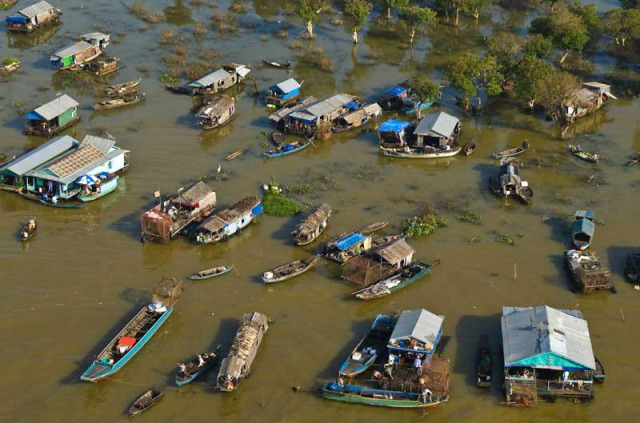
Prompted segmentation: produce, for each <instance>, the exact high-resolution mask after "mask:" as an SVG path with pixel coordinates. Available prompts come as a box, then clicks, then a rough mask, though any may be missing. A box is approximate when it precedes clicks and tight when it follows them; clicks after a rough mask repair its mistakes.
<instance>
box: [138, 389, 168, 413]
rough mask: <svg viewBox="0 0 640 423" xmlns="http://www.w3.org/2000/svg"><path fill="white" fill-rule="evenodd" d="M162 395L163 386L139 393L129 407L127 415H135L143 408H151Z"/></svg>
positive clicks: (143, 409)
mask: <svg viewBox="0 0 640 423" xmlns="http://www.w3.org/2000/svg"><path fill="white" fill-rule="evenodd" d="M163 396H164V389H163V388H151V389H149V390H148V391H147V392H145V393H144V394H142V395H140V396H139V397H138V399H136V400H135V402H134V403H133V404H132V405H131V407H129V417H134V416H137V415H138V414H140V413H142V412H143V411H145V410H148V409H149V408H151V406H152V405H154V404H156V403H157V402H158V401H159V400H160V399H161V398H162V397H163Z"/></svg>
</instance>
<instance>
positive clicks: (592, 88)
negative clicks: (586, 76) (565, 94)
mask: <svg viewBox="0 0 640 423" xmlns="http://www.w3.org/2000/svg"><path fill="white" fill-rule="evenodd" d="M610 98H613V99H616V97H615V96H614V95H613V94H611V85H607V84H603V83H601V82H584V83H583V84H582V88H579V89H577V90H576V91H574V92H573V93H572V94H571V96H570V98H569V99H568V100H567V101H565V103H564V104H563V105H562V115H563V117H564V119H565V120H566V121H567V122H573V121H574V120H575V119H577V118H580V117H583V116H586V115H588V114H589V113H592V112H594V111H596V110H598V109H599V108H601V107H602V106H603V105H604V104H606V103H607V102H608V101H609V99H610Z"/></svg>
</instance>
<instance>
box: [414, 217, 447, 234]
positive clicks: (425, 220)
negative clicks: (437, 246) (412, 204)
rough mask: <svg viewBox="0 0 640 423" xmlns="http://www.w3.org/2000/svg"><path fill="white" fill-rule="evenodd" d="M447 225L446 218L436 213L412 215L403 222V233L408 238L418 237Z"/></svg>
mask: <svg viewBox="0 0 640 423" xmlns="http://www.w3.org/2000/svg"><path fill="white" fill-rule="evenodd" d="M445 226H447V220H446V219H445V218H443V217H440V216H438V215H437V214H425V215H424V216H414V217H412V218H410V219H407V220H406V221H405V222H404V233H405V234H406V235H407V237H408V238H419V237H422V236H426V235H430V234H431V233H433V231H435V230H436V229H438V228H444V227H445Z"/></svg>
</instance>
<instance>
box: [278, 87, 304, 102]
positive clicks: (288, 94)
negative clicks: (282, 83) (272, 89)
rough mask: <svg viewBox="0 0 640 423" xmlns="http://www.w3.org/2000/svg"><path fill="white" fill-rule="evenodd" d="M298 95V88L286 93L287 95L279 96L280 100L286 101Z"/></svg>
mask: <svg viewBox="0 0 640 423" xmlns="http://www.w3.org/2000/svg"><path fill="white" fill-rule="evenodd" d="M298 94H300V88H296V89H295V90H293V91H291V92H288V93H287V94H280V98H281V99H283V100H286V99H288V98H290V97H293V96H296V95H298Z"/></svg>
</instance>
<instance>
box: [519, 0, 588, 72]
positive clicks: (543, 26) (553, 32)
mask: <svg viewBox="0 0 640 423" xmlns="http://www.w3.org/2000/svg"><path fill="white" fill-rule="evenodd" d="M529 31H530V32H531V33H533V34H541V35H543V36H545V37H549V38H550V39H551V41H552V42H553V45H554V46H555V47H556V48H559V49H561V50H562V55H561V56H560V63H561V64H562V63H564V61H565V60H566V58H567V56H569V53H571V52H572V51H576V52H578V53H581V52H582V49H583V48H584V46H585V44H586V43H587V42H588V41H589V31H588V29H587V26H586V25H585V24H584V22H583V21H582V18H581V17H580V16H579V15H577V14H575V13H573V12H571V11H570V10H569V9H566V8H564V7H561V8H557V10H556V12H555V13H553V14H549V15H547V16H544V17H541V18H537V19H534V20H533V21H532V22H531V26H530V28H529Z"/></svg>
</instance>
